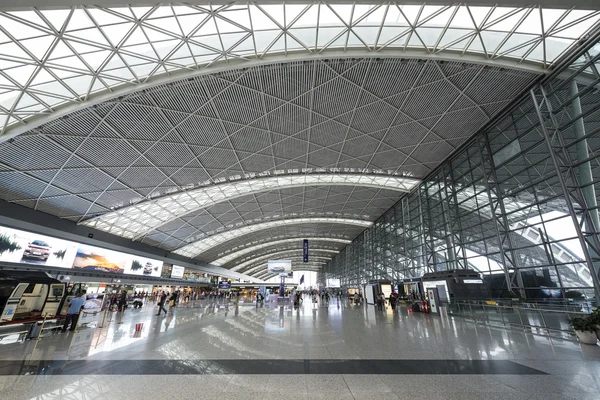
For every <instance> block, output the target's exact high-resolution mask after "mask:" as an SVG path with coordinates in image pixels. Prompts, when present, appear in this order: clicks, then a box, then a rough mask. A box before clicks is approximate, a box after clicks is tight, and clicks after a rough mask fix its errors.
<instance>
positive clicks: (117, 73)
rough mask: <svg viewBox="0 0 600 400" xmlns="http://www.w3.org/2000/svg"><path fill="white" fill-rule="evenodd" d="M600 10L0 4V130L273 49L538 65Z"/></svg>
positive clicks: (236, 64) (15, 129)
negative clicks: (1, 7) (18, 7)
mask: <svg viewBox="0 0 600 400" xmlns="http://www.w3.org/2000/svg"><path fill="white" fill-rule="evenodd" d="M598 19H599V13H598V12H597V11H587V10H572V9H568V10H558V9H551V8H542V7H537V6H529V7H523V8H510V7H477V6H467V5H450V6H429V5H402V4H394V3H392V4H387V3H386V4H372V5H369V4H321V3H319V2H314V3H311V4H285V5H283V4H271V5H256V4H254V3H247V2H237V3H236V2H232V3H229V4H225V5H219V6H216V5H205V6H202V5H179V4H177V5H155V6H147V7H111V8H102V7H94V6H74V7H72V8H70V9H35V8H34V9H30V10H26V11H10V12H0V135H2V134H6V133H8V134H10V135H11V136H12V135H15V134H18V133H22V132H24V131H26V130H28V129H31V128H32V127H35V126H38V125H39V124H42V123H44V122H47V121H48V120H50V119H52V118H56V117H57V116H59V115H64V114H66V113H69V112H72V111H74V110H77V109H80V108H83V107H87V106H90V105H92V104H95V103H97V102H99V101H103V100H107V99H109V98H112V97H117V96H119V95H120V94H125V93H128V92H130V91H132V90H137V89H142V88H145V87H150V86H152V85H155V84H159V83H165V82H169V81H172V80H176V79H181V78H183V77H186V76H192V75H197V74H201V73H210V72H214V71H215V69H211V68H210V67H214V66H216V65H218V66H219V68H225V69H227V68H240V67H243V66H244V65H246V63H250V64H248V65H252V64H251V63H252V62H253V61H255V60H262V59H263V58H265V57H266V56H269V55H273V54H279V55H283V56H284V57H286V56H287V55H288V54H296V53H301V54H303V55H304V56H305V57H309V56H319V55H322V54H323V52H327V51H330V50H333V51H342V52H348V51H350V52H352V51H354V50H361V51H362V52H363V54H364V55H365V56H368V54H371V56H372V55H375V56H381V55H382V54H384V53H385V52H386V51H388V50H395V51H396V52H397V54H396V56H401V54H402V52H407V55H408V56H413V57H418V56H424V57H429V56H433V55H440V56H445V55H449V57H451V58H454V59H456V58H459V59H460V58H461V57H468V56H470V55H476V56H478V57H479V58H480V61H481V62H487V63H492V62H498V61H500V60H512V62H513V63H514V64H515V65H519V64H520V65H522V67H523V68H527V67H528V66H527V65H531V64H534V65H535V64H537V65H538V67H537V68H538V69H541V70H543V69H546V68H548V67H550V66H551V65H552V63H553V62H554V61H555V60H557V59H558V58H559V57H560V56H561V55H562V54H563V53H564V52H565V51H566V50H567V49H568V48H569V47H570V46H572V45H573V43H575V42H576V41H577V40H578V39H579V38H580V37H582V36H583V35H584V34H585V33H586V32H588V31H589V29H590V28H591V27H593V26H594V24H596V23H597V21H598ZM415 51H416V53H411V52H415ZM398 53H399V54H398ZM348 54H351V53H348ZM349 57H353V55H349ZM279 61H281V60H279ZM217 69H218V68H217ZM27 121H29V122H28V123H27Z"/></svg>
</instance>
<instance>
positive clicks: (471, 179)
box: [319, 37, 600, 299]
mask: <svg viewBox="0 0 600 400" xmlns="http://www.w3.org/2000/svg"><path fill="white" fill-rule="evenodd" d="M596 39H597V37H596ZM579 54H580V57H578V58H576V57H575V56H573V57H571V60H570V61H569V63H568V64H567V65H563V66H562V67H561V68H560V69H559V70H557V71H555V72H554V73H553V74H552V75H550V76H548V77H546V78H544V80H542V81H541V83H539V84H537V85H536V86H535V87H533V88H532V89H531V90H529V91H528V92H527V93H524V94H523V96H522V98H521V99H520V100H519V101H518V102H516V103H515V104H514V105H513V106H512V108H511V109H510V110H509V111H508V112H505V113H504V114H502V115H500V116H498V117H497V118H496V119H495V121H494V123H492V124H489V125H488V126H487V127H485V128H484V129H483V130H481V131H480V132H479V133H478V134H477V135H476V136H475V137H474V138H473V139H472V140H471V141H469V142H468V143H467V144H466V145H465V146H464V147H463V148H462V149H460V150H459V151H458V152H457V153H455V154H454V155H453V156H452V157H451V158H450V159H449V160H447V161H446V162H445V163H444V164H443V165H442V166H441V167H440V168H438V170H436V172H434V173H433V174H432V175H430V176H429V177H428V178H427V179H426V180H424V181H423V182H422V183H421V184H420V185H419V186H418V188H416V189H415V190H413V191H412V192H411V193H410V194H408V195H406V196H404V197H403V198H402V199H401V200H400V201H399V202H398V203H397V204H396V205H395V206H394V207H392V208H391V209H390V210H388V211H387V212H386V213H385V214H384V215H383V216H382V217H381V218H379V219H378V220H377V221H376V222H375V224H374V225H373V226H372V227H371V228H369V229H367V230H366V231H364V232H363V233H362V234H361V235H360V236H359V237H358V238H356V239H355V240H354V241H353V242H352V243H351V244H350V245H348V246H347V247H346V248H345V249H344V250H342V252H341V253H340V254H339V255H338V256H337V257H335V258H334V259H333V260H332V261H330V262H329V263H327V265H326V266H325V267H324V270H323V271H324V273H322V274H320V276H319V282H320V283H321V284H324V282H325V279H327V278H340V279H341V281H342V284H343V285H346V286H357V285H360V284H364V283H366V282H368V281H369V280H372V279H390V280H393V281H400V280H402V279H407V278H414V277H421V276H423V274H425V273H428V272H435V271H444V270H452V269H465V268H469V269H474V270H477V271H479V272H481V273H482V274H483V275H484V276H486V277H487V279H488V280H489V281H493V282H495V286H494V287H495V289H496V292H495V295H501V293H502V292H503V291H506V290H511V291H514V292H515V293H517V294H520V295H522V296H525V297H527V298H532V299H538V298H549V297H550V298H565V297H566V298H577V297H582V296H583V297H587V298H591V297H594V296H595V295H596V294H597V293H598V289H599V288H598V279H597V272H598V270H600V257H599V255H600V242H599V238H598V232H600V218H599V216H598V205H597V197H598V196H599V195H600V187H598V186H599V185H600V74H599V72H598V71H599V69H600V61H599V60H600V43H597V42H596V44H593V42H591V44H586V45H585V46H583V47H582V48H581V49H580V50H579ZM594 269H595V270H596V273H595V274H593V273H591V271H593V270H594Z"/></svg>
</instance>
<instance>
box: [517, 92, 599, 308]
mask: <svg viewBox="0 0 600 400" xmlns="http://www.w3.org/2000/svg"><path fill="white" fill-rule="evenodd" d="M539 91H540V93H541V97H542V101H543V104H544V105H545V106H546V113H547V114H548V116H547V118H545V117H544V114H543V113H542V109H541V107H540V104H539V103H538V99H537V97H536V95H535V92H534V91H533V89H531V90H530V92H529V93H530V95H531V99H532V100H533V104H534V106H535V111H536V113H537V115H538V118H539V120H540V127H541V129H542V133H543V135H544V139H545V142H546V145H547V147H548V151H549V152H550V158H551V159H552V163H553V164H554V168H555V170H556V174H557V177H558V180H559V183H560V187H561V189H562V192H563V196H564V198H565V202H566V204H567V208H568V209H569V214H570V215H571V219H572V221H573V226H574V227H575V231H576V232H577V238H578V239H579V243H580V245H581V249H582V251H583V254H584V257H585V262H586V264H587V267H588V269H589V271H590V275H591V276H592V280H593V282H594V290H595V294H596V299H597V300H600V282H599V279H598V271H597V270H596V269H595V266H594V264H595V263H598V262H600V260H597V259H593V258H592V254H591V252H590V248H593V249H594V253H595V254H599V252H598V249H599V248H600V246H599V245H598V244H599V243H598V235H597V234H596V233H592V234H591V241H590V238H588V237H587V236H585V235H584V234H583V231H582V229H581V225H580V224H579V220H578V219H577V213H576V211H575V206H574V205H573V198H574V199H575V201H577V204H578V205H579V206H580V207H581V208H583V212H582V218H581V223H582V225H584V224H587V225H588V226H590V227H593V226H594V225H593V223H592V220H591V217H590V214H589V212H588V208H587V204H586V202H585V199H584V196H583V193H582V191H581V186H580V185H578V181H577V176H576V175H575V172H574V171H573V167H572V166H573V164H572V163H571V160H570V155H569V151H568V150H567V149H566V148H565V145H564V141H563V138H562V135H561V133H560V130H559V128H558V127H559V125H558V123H557V122H556V119H555V118H554V114H553V112H552V105H551V104H550V101H549V100H548V97H547V96H546V92H545V90H544V88H543V87H542V86H539ZM547 123H548V124H549V125H550V129H552V135H551V134H550V133H549V132H548V129H549V128H548V127H547V126H546V124H547ZM554 142H556V145H554V144H553V143H554ZM567 179H568V180H570V181H571V182H573V185H574V187H571V188H569V187H568V185H567Z"/></svg>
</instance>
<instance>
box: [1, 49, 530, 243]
mask: <svg viewBox="0 0 600 400" xmlns="http://www.w3.org/2000/svg"><path fill="white" fill-rule="evenodd" d="M382 76H389V77H390V79H392V77H393V79H394V80H395V82H396V83H395V85H394V86H393V87H390V85H387V84H382V83H381V80H382ZM535 77H536V75H534V74H532V73H530V72H523V71H515V70H506V69H502V68H497V67H488V66H486V65H473V64H466V63H450V62H441V61H421V60H405V61H402V60H399V59H395V60H390V59H385V60H381V61H375V60H364V59H357V60H354V61H352V60H349V62H346V60H333V61H332V60H327V61H310V62H309V63H308V64H306V63H302V64H298V65H287V64H285V65H273V66H271V67H270V68H268V69H267V68H249V69H247V70H236V71H232V72H230V73H228V74H227V75H218V76H217V75H210V76H207V77H204V78H203V79H200V78H197V79H193V80H191V81H188V80H186V81H179V82H176V83H175V84H172V85H167V86H164V87H160V88H156V90H154V91H153V90H148V91H145V92H135V93H132V94H131V95H130V96H127V97H126V98H123V99H119V100H118V101H116V100H115V101H111V102H106V103H102V104H99V105H98V106H97V107H95V108H89V109H86V110H83V111H81V112H79V113H76V114H72V115H70V116H69V118H67V119H61V120H57V121H53V122H51V123H48V124H46V125H44V126H42V127H40V128H39V129H35V130H33V131H32V132H29V133H26V134H23V135H20V136H19V137H18V138H16V139H15V140H14V143H9V142H5V143H2V144H0V158H1V159H2V161H0V166H1V167H2V168H3V169H4V170H3V171H0V184H1V186H0V194H1V195H2V197H4V198H6V199H9V200H10V201H15V202H17V203H19V204H23V205H25V206H28V207H32V208H34V209H37V210H40V211H44V212H47V213H51V214H54V215H58V216H60V217H63V218H68V219H71V220H75V221H82V220H85V219H88V218H90V217H92V216H96V215H102V214H106V215H107V217H106V218H104V219H103V217H99V218H98V219H93V220H90V222H88V223H90V224H92V225H94V224H96V225H97V227H98V228H100V229H104V230H107V231H110V232H111V233H113V234H118V235H123V236H126V237H140V239H141V240H143V241H144V242H145V243H147V244H150V245H155V246H159V247H162V248H165V249H167V250H173V249H176V248H179V247H181V246H184V245H186V244H188V243H190V242H192V241H194V240H196V239H198V238H201V237H204V236H206V235H210V234H212V233H215V232H217V231H219V230H222V229H223V228H231V227H234V226H235V225H236V224H237V225H239V224H247V223H249V222H250V221H256V220H257V219H260V218H262V217H263V216H264V215H265V214H272V211H271V210H273V209H274V208H279V210H281V211H279V212H278V215H282V214H283V213H286V211H288V210H289V211H291V212H292V213H295V214H296V216H298V215H302V214H310V213H316V214H328V213H329V210H336V211H340V210H341V211H342V212H343V213H345V214H346V215H347V214H355V216H359V217H360V218H368V219H374V218H376V217H377V216H378V215H381V213H382V212H384V211H385V210H387V209H388V208H389V207H390V206H391V205H392V204H393V203H394V202H395V201H397V199H398V192H397V191H395V190H388V188H386V189H381V190H374V189H376V188H373V187H365V186H336V185H329V186H326V187H323V186H321V187H314V186H305V187H298V188H294V189H295V191H290V190H287V189H286V190H285V192H284V191H279V192H280V193H279V194H278V196H276V197H274V196H272V195H271V193H272V192H273V191H274V190H276V189H273V190H271V191H270V192H264V193H258V194H256V193H248V195H247V196H243V197H240V198H234V199H227V201H226V202H224V203H218V204H213V205H212V206H209V207H207V208H205V209H202V210H200V212H197V213H195V214H193V215H185V216H180V217H178V218H175V220H168V221H166V222H165V218H167V219H168V218H170V217H169V216H167V215H165V214H164V207H161V206H159V205H157V204H158V203H160V202H161V201H167V202H168V203H169V204H171V203H170V202H169V201H170V200H169V199H171V197H170V194H172V193H176V192H182V193H183V192H184V191H185V190H186V189H190V188H193V187H195V186H197V185H198V184H202V185H206V186H211V187H210V188H209V187H206V188H204V189H203V190H209V191H210V190H213V189H212V186H213V185H215V186H219V185H220V184H223V185H225V183H224V182H230V183H235V182H237V181H240V182H241V181H245V180H246V179H244V178H240V177H245V176H246V175H248V176H251V177H252V178H251V179H254V178H257V173H256V171H257V170H258V171H268V170H269V171H270V173H271V174H272V175H277V174H278V173H279V172H281V171H285V172H284V174H290V175H292V174H300V173H302V174H319V173H323V171H325V173H328V174H333V175H336V174H337V175H352V174H375V175H378V176H386V177H387V176H393V177H394V179H400V178H403V179H405V180H406V181H407V182H409V179H408V178H407V176H414V177H421V176H424V175H425V174H426V173H427V172H429V171H431V170H432V169H433V168H434V167H435V166H437V165H438V163H439V162H441V160H443V159H444V158H445V157H447V156H448V154H449V153H450V152H451V151H452V150H454V149H455V148H456V147H457V146H459V145H460V144H462V143H463V142H464V140H466V139H467V137H469V136H471V135H472V134H473V133H475V132H476V129H478V128H479V127H480V126H481V125H482V124H483V123H485V121H487V120H488V119H489V118H490V116H492V115H494V114H495V113H496V112H498V111H499V110H500V109H502V107H503V106H505V105H506V104H508V102H509V101H510V100H511V99H512V98H513V96H514V95H515V94H516V93H517V92H518V91H519V90H520V89H521V88H522V87H523V86H524V85H528V84H529V83H530V82H531V81H532V80H533V79H535ZM499 81H501V82H503V84H502V85H499V84H498V82H499ZM271 86H272V88H271ZM442 87H443V89H440V88H442ZM438 90H441V91H440V92H439V93H442V92H443V93H442V95H437V93H438ZM432 93H436V95H433V96H432ZM232 96H233V97H235V98H237V97H238V96H242V97H244V98H245V99H247V103H243V104H242V103H239V102H238V103H231V98H232ZM289 96H292V98H288V97H289ZM488 96H489V97H493V99H490V100H489V101H488V99H487V97H488ZM182 99H185V101H183V100H182ZM432 100H435V102H436V104H433V103H432V102H431V101H432ZM422 101H428V102H429V103H428V104H429V106H428V107H427V109H426V110H424V109H422V108H421V107H419V106H418V104H421V102H422ZM165 102H167V103H169V104H166V103H165ZM437 102H439V104H438V103H437ZM140 112H141V113H143V115H144V118H143V119H141V120H140V118H135V122H133V121H132V118H133V117H132V116H135V115H139V114H138V113H140ZM432 114H435V115H432ZM374 115H377V117H373V116H374ZM199 127H200V128H201V129H200V128H199ZM199 129H200V131H199ZM105 149H110V150H111V151H110V154H109V155H106V156H103V157H98V156H97V155H98V154H104V153H103V152H104V151H105ZM40 160H43V162H42V161H40ZM389 168H392V169H389ZM384 169H385V171H384ZM403 175H405V176H404V177H403ZM251 179H249V180H251ZM328 179H330V178H328ZM331 179H333V178H331ZM353 179H355V178H353ZM206 182H208V183H206ZM359 183H360V182H359ZM240 185H241V183H240ZM396 186H397V185H396ZM396 186H395V185H391V186H390V189H395V188H396ZM342 189H344V190H346V193H342ZM214 190H216V191H218V190H217V189H214ZM157 195H160V196H162V200H161V199H155V200H151V199H153V198H154V197H155V196H157ZM184 197H185V196H184ZM263 198H264V199H268V200H266V201H265V200H263ZM322 198H326V199H327V200H328V201H327V202H326V203H324V204H322V205H319V204H318V199H322ZM333 198H335V201H333ZM382 198H383V199H385V201H381V200H382ZM144 199H146V200H148V201H146V202H143V200H144ZM140 201H142V202H140ZM194 203H195V201H192V202H191V203H190V204H188V205H186V207H187V206H190V207H191V209H195V205H194ZM315 203H317V206H315V207H312V208H309V207H308V206H306V204H315ZM128 204H136V205H137V204H139V207H145V206H148V207H154V206H155V205H156V207H155V208H156V210H155V209H154V208H152V210H150V211H151V212H150V213H149V215H145V210H140V209H139V207H138V208H136V207H135V206H134V207H132V208H123V207H124V206H126V205H128ZM177 204H179V202H176V204H175V205H177ZM211 204H212V203H211ZM180 206H181V204H180V205H178V206H177V207H179V211H181V210H183V209H187V208H186V207H180ZM248 208H250V209H251V211H250V212H240V211H239V210H240V209H248ZM257 208H258V209H257ZM115 209H123V210H130V211H131V215H134V216H135V221H133V222H132V221H131V219H132V218H129V220H128V221H123V218H122V217H121V216H119V217H118V218H115V215H120V214H118V213H119V211H116V212H115V211H114V210H115ZM153 210H154V211H153ZM138 211H139V214H138ZM142 211H144V213H142ZM155 211H156V212H155ZM179 211H177V215H179ZM181 212H183V211H181ZM367 212H369V213H372V214H371V215H367V216H366V217H365V214H366V213H367ZM161 213H162V214H161ZM174 215H175V214H171V216H173V217H174ZM331 215H333V214H331ZM119 218H120V220H119V223H116V221H117V219H119ZM125 219H127V218H125ZM105 221H109V222H108V223H107V222H105ZM150 221H153V222H152V223H150ZM120 222H123V224H121V223H120ZM154 222H156V224H154ZM149 224H150V225H149ZM130 225H133V226H130ZM157 225H159V226H158V228H156V226H157ZM133 227H135V229H129V228H133ZM146 229H154V230H153V231H152V232H149V233H147V230H146ZM142 232H146V234H143V233H142ZM140 235H141V236H140ZM238 245H239V243H233V244H232V247H235V246H238Z"/></svg>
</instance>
